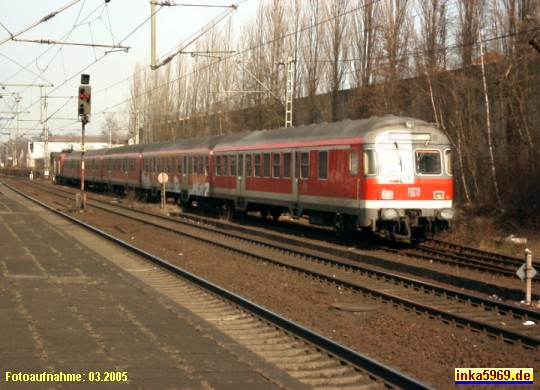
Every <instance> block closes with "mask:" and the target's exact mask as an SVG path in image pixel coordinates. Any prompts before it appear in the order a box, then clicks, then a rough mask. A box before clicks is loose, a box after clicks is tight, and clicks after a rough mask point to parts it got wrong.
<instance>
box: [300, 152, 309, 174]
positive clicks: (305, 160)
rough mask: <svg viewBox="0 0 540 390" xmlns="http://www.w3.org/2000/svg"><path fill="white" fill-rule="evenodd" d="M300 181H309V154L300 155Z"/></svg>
mask: <svg viewBox="0 0 540 390" xmlns="http://www.w3.org/2000/svg"><path fill="white" fill-rule="evenodd" d="M300 179H309V152H302V153H300Z"/></svg>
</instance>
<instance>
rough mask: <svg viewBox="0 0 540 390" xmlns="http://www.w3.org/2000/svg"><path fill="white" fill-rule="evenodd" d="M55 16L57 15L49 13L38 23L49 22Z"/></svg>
mask: <svg viewBox="0 0 540 390" xmlns="http://www.w3.org/2000/svg"><path fill="white" fill-rule="evenodd" d="M57 14H58V12H52V13H50V14H49V15H46V16H44V17H43V18H42V19H41V20H40V22H46V21H48V20H51V19H52V18H54V17H55V16H56V15H57Z"/></svg>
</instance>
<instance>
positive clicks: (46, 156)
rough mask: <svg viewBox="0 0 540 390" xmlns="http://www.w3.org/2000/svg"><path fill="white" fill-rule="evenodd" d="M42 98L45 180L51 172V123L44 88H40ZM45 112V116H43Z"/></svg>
mask: <svg viewBox="0 0 540 390" xmlns="http://www.w3.org/2000/svg"><path fill="white" fill-rule="evenodd" d="M39 92H40V95H41V96H40V98H41V100H42V104H43V108H42V110H41V114H42V116H41V123H42V124H43V132H44V134H45V142H44V144H43V178H44V179H48V177H49V171H50V166H49V163H50V157H49V121H48V119H47V97H46V96H43V86H40V88H39ZM43 112H44V113H45V115H43ZM43 118H45V120H44V119H43Z"/></svg>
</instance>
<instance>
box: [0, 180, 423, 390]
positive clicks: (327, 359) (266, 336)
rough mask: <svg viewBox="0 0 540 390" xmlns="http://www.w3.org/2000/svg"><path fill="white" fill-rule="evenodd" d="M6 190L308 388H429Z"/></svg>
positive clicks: (149, 255)
mask: <svg viewBox="0 0 540 390" xmlns="http://www.w3.org/2000/svg"><path fill="white" fill-rule="evenodd" d="M4 185H6V184H5V183H4ZM8 188H9V189H11V190H12V191H14V192H16V193H18V194H20V195H22V196H25V197H26V198H28V199H30V200H32V201H33V202H35V203H37V204H39V205H40V206H42V207H45V208H47V209H48V210H50V211H51V212H54V213H56V214H59V215H61V216H62V217H64V218H66V219H68V220H70V221H71V222H73V223H76V224H78V225H80V226H83V227H84V228H86V229H88V230H90V231H92V232H94V233H96V234H98V235H100V236H102V237H105V238H107V239H108V240H110V241H112V242H114V243H115V244H117V245H120V246H122V247H124V248H126V249H128V250H129V251H131V252H133V253H135V254H137V255H139V256H141V258H144V259H145V260H146V261H150V262H151V263H152V264H154V265H156V266H157V267H144V263H143V264H142V266H141V264H138V265H137V264H134V263H132V260H124V261H126V262H129V263H125V264H119V265H121V266H123V267H125V268H135V269H144V272H141V273H140V274H139V275H137V277H139V278H140V279H141V280H143V281H144V282H145V283H148V284H149V285H151V286H153V287H155V288H156V289H158V290H159V291H160V292H162V293H164V294H165V295H166V296H167V297H169V298H170V299H172V300H173V301H175V302H177V303H180V304H181V305H183V306H185V307H186V308H188V309H189V310H191V311H193V312H194V313H196V314H197V315H199V316H200V317H201V318H203V319H204V320H205V321H207V322H208V323H211V324H212V325H213V326H215V327H216V328H218V329H220V330H221V331H223V332H224V333H225V334H227V335H228V336H230V337H231V338H233V339H236V340H238V341H239V342H241V343H242V344H243V345H245V346H246V347H247V348H249V349H250V350H252V351H253V352H255V353H257V354H259V355H260V356H262V357H263V358H265V359H266V360H267V361H268V362H270V363H272V364H275V365H277V366H278V367H280V368H282V369H284V370H285V371H287V372H288V373H289V374H290V375H291V376H293V377H295V378H296V379H298V380H299V381H300V382H302V383H304V384H305V385H306V386H308V387H309V388H320V389H328V388H344V389H346V388H351V389H358V388H370V389H379V388H380V389H388V388H418V389H423V388H426V389H427V388H429V387H428V386H427V385H425V384H423V383H421V382H419V381H416V380H414V379H412V378H410V377H408V376H407V375H404V374H402V373H400V372H398V371H396V370H394V369H392V368H390V367H387V366H385V365H383V364H380V363H379V362H377V361H375V360H373V359H370V358H368V357H366V356H363V355H361V354H360V353H357V352H355V351H353V350H351V349H349V348H347V347H346V346H343V345H340V344H338V343H336V342H334V341H332V340H330V339H328V338H326V337H324V336H322V335H320V334H317V333H315V332H313V331H311V330H309V329H307V328H305V327H303V326H301V325H299V324H296V323H294V322H292V321H290V320H288V319H286V318H284V317H282V316H279V315H277V314H275V313H273V312H271V311H268V310H266V309H265V308H263V307H261V306H259V305H257V304H255V303H252V302H250V301H248V300H246V299H244V298H242V297H240V296H238V295H236V294H233V293H231V292H229V291H227V290H224V289H222V288H220V287H219V286H216V285H214V284H212V283H209V282H208V281H206V280H204V279H201V278H199V277H197V276H195V275H193V274H191V273H189V272H186V271H184V270H183V269H181V268H179V267H176V266H175V265H173V264H171V263H169V262H166V261H164V260H162V259H160V258H158V257H156V256H153V255H152V254H150V253H148V252H146V251H142V250H140V249H138V248H136V247H134V246H132V245H131V244H130V243H127V242H125V241H122V240H119V239H118V238H115V237H113V236H112V235H110V234H108V233H106V232H104V231H101V230H99V229H96V228H95V227H93V226H90V225H88V224H86V223H84V222H82V221H80V220H78V219H76V218H73V217H71V216H69V215H67V214H65V213H62V212H60V211H58V210H57V209H56V207H51V206H49V205H46V204H44V203H42V202H40V201H38V200H36V199H34V198H32V197H30V196H28V195H26V194H24V193H23V192H21V191H19V190H17V189H15V188H13V187H11V186H8ZM133 261H135V262H137V261H141V262H142V261H143V260H133Z"/></svg>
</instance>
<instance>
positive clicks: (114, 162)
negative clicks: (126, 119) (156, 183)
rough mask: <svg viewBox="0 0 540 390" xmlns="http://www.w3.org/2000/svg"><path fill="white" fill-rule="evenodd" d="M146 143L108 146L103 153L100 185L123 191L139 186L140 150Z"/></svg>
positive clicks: (141, 150)
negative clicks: (115, 146)
mask: <svg viewBox="0 0 540 390" xmlns="http://www.w3.org/2000/svg"><path fill="white" fill-rule="evenodd" d="M146 146H147V145H130V146H121V147H117V148H110V149H107V151H106V152H105V153H104V154H103V163H102V169H103V176H102V177H103V178H102V181H101V183H102V185H104V186H105V187H108V188H109V189H111V190H113V191H116V192H119V193H123V192H124V191H125V190H128V189H131V188H133V189H139V188H140V186H141V170H142V152H143V150H144V148H145V147H146Z"/></svg>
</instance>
